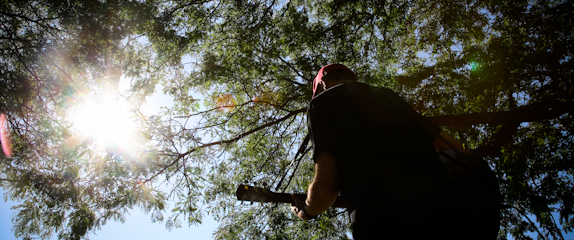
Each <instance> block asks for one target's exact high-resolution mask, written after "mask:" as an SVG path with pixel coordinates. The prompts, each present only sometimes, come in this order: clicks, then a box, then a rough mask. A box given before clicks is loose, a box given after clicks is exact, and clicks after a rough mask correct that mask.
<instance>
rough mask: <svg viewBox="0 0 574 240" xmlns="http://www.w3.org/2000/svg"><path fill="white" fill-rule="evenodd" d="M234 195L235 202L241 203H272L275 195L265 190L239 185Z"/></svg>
mask: <svg viewBox="0 0 574 240" xmlns="http://www.w3.org/2000/svg"><path fill="white" fill-rule="evenodd" d="M235 194H236V195H237V200H241V201H251V202H272V201H273V196H274V194H275V193H274V192H272V191H271V190H269V189H266V188H260V187H253V186H247V185H243V184H239V187H237V191H236V192H235Z"/></svg>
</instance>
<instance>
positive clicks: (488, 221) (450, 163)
mask: <svg viewBox="0 0 574 240" xmlns="http://www.w3.org/2000/svg"><path fill="white" fill-rule="evenodd" d="M457 151H458V153H457V152H455V151H454V150H452V149H447V150H443V151H441V152H439V156H440V158H441V161H442V163H443V165H444V167H445V169H446V173H447V176H448V179H449V185H450V188H451V190H452V193H453V195H454V198H455V199H454V200H455V201H454V202H455V203H456V204H455V206H454V207H455V211H456V214H457V217H456V221H457V222H456V225H457V226H456V229H453V231H455V232H457V233H459V234H460V235H464V236H460V237H462V238H460V239H496V237H497V235H498V230H499V228H500V190H499V186H498V182H497V180H496V176H495V175H494V172H493V171H492V170H491V169H490V167H489V166H488V164H487V163H486V161H484V160H483V159H482V158H480V157H477V156H475V155H474V154H472V153H471V152H470V151H468V150H464V149H457ZM459 153H460V154H461V155H462V156H461V155H459Z"/></svg>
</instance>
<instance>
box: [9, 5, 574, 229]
mask: <svg viewBox="0 0 574 240" xmlns="http://www.w3.org/2000/svg"><path fill="white" fill-rule="evenodd" d="M0 6H1V7H0V9H1V10H0V28H1V30H0V36H1V37H0V52H1V54H0V59H1V63H2V64H1V65H0V81H1V82H2V83H1V84H0V112H1V113H5V114H6V116H7V119H8V121H9V131H10V138H11V140H12V149H13V155H12V156H10V157H8V156H4V155H2V156H0V169H1V170H0V184H1V185H0V186H1V187H2V188H3V189H5V190H7V192H8V193H7V194H6V195H5V196H4V198H5V199H7V198H9V199H11V200H14V201H20V202H22V204H20V205H18V206H17V210H18V213H17V215H16V216H15V217H14V219H13V222H14V228H13V230H14V234H15V235H16V236H17V237H21V238H24V237H30V236H40V237H42V238H44V239H47V238H49V237H50V236H52V235H54V234H57V235H58V237H60V238H64V239H79V238H82V237H86V235H87V233H89V232H91V231H97V229H98V228H99V227H100V226H102V225H104V224H105V223H106V222H107V221H110V220H119V221H122V219H123V216H124V215H125V214H126V213H127V212H128V211H129V210H131V209H133V208H135V207H137V208H141V209H143V210H144V211H146V212H149V213H150V217H151V221H159V222H165V224H166V226H167V227H168V228H172V227H179V226H181V224H182V223H188V224H196V223H201V219H202V216H203V215H205V214H207V213H209V214H212V215H213V216H214V217H215V219H216V220H218V221H219V222H220V224H221V225H220V226H219V228H218V230H217V232H216V233H215V235H214V237H215V238H217V239H246V238H249V239H251V238H254V239H284V238H287V239H312V238H313V239H335V238H341V239H347V238H349V231H350V228H349V225H348V218H347V215H346V212H344V210H341V209H330V210H329V211H328V212H327V213H326V214H324V215H321V216H320V217H319V218H318V219H317V220H315V221H312V222H302V221H300V220H299V219H297V218H296V217H295V216H294V215H293V214H292V213H291V212H290V211H289V208H288V207H287V206H284V205H282V204H273V203H268V204H253V205H248V204H241V203H240V202H238V201H237V200H236V199H235V195H234V192H235V189H236V188H237V185H238V184H240V183H244V182H249V183H253V182H257V184H258V185H260V186H266V187H269V188H271V189H273V190H277V191H282V192H283V191H284V192H298V193H303V192H305V191H306V187H307V184H308V183H309V181H310V180H311V177H312V173H313V163H312V161H311V160H310V154H307V153H308V152H309V149H305V154H304V155H303V158H301V159H294V158H295V154H296V152H297V150H298V148H299V145H300V144H301V143H302V142H303V139H304V137H305V135H306V133H307V128H306V117H305V111H306V106H307V104H308V102H309V101H310V99H311V95H312V89H311V83H312V80H313V78H314V76H315V74H316V73H317V71H318V70H319V69H320V68H321V67H322V66H323V65H326V64H329V63H343V64H345V65H346V66H348V67H349V68H351V69H353V70H354V71H355V73H356V74H357V76H358V77H359V81H360V82H365V83H368V84H371V85H375V86H384V87H388V88H390V89H393V90H395V91H396V92H397V93H399V94H400V95H401V96H403V97H404V98H405V99H406V100H407V101H408V102H409V103H410V104H412V106H413V107H414V108H415V109H417V111H419V112H420V113H421V114H423V115H424V116H426V117H428V118H429V119H431V121H434V122H435V123H436V124H438V125H440V126H442V127H443V129H444V130H445V131H447V132H449V133H450V134H451V135H453V136H455V137H456V138H457V139H459V140H461V142H462V143H463V145H464V146H465V148H468V149H473V151H474V152H475V153H476V154H478V155H480V156H482V157H484V158H485V159H486V160H487V161H488V163H489V165H490V166H491V168H492V169H493V170H494V171H495V172H496V174H497V177H498V180H499V183H500V188H501V190H502V192H503V194H502V196H503V199H502V200H501V203H502V204H504V205H505V206H507V207H506V208H504V209H503V211H502V222H501V229H500V232H499V238H500V239H506V238H507V236H509V235H510V236H513V237H514V238H515V239H531V237H530V236H529V235H527V233H534V235H535V236H537V238H538V239H563V238H564V237H563V235H564V233H567V232H572V230H573V229H574V196H573V194H572V192H574V189H573V188H574V177H573V176H574V169H573V166H574V159H573V156H572V153H573V152H574V151H573V150H574V149H573V148H574V147H573V145H572V143H573V140H574V139H573V138H574V135H573V134H574V133H573V130H574V129H573V126H574V124H573V117H572V110H573V109H574V102H573V96H574V84H573V83H572V72H573V69H574V68H573V65H572V64H573V63H572V61H571V60H572V55H573V43H574V39H573V37H574V25H573V20H572V19H573V17H574V16H572V15H573V14H574V3H572V2H570V1H477V0H474V1H472V0H454V1H441V0H429V1H417V0H393V1H346V0H332V1H313V0H307V1H295V0H283V1H280V0H252V1H224V0H219V1H194V0H186V1H163V0H150V1H130V0H113V1H97V0H90V1H58V0H43V1H11V0H3V1H1V2H0ZM123 82H129V89H128V91H121V87H120V85H121V84H122V83H123ZM158 89H162V90H163V92H164V93H165V94H167V95H169V96H171V97H172V98H173V105H171V106H167V107H166V108H164V109H163V111H162V112H161V113H157V114H153V115H146V114H145V113H143V112H142V111H141V110H140V109H139V108H140V106H141V104H142V103H144V102H145V101H146V98H148V97H149V96H150V95H151V94H153V93H154V92H156V91H158ZM107 94H112V96H115V97H110V98H114V99H120V98H121V99H125V100H127V101H129V102H130V104H131V106H132V107H133V109H134V110H133V111H132V112H131V113H132V114H133V121H134V122H135V123H136V125H137V129H136V130H135V131H136V133H135V134H134V136H133V138H132V141H131V142H130V144H129V146H120V145H117V144H116V145H114V144H103V147H102V143H98V142H97V141H95V140H94V138H89V137H82V136H79V134H78V133H77V131H76V129H75V128H74V124H75V122H74V120H73V119H72V118H70V116H71V115H73V114H72V112H73V111H72V110H73V109H74V108H75V107H76V106H78V105H81V104H82V103H85V102H87V101H88V100H89V99H95V100H96V101H104V98H105V96H108V95H107ZM97 117H98V118H100V119H102V120H101V121H103V120H104V119H110V120H111V121H116V122H118V121H119V116H118V115H112V114H108V115H102V116H97ZM128 149H129V150H128ZM168 200H169V201H174V202H175V203H176V205H175V206H173V207H172V208H171V209H166V201H168ZM166 210H169V211H167V212H171V213H169V214H168V213H166ZM341 229H345V230H341Z"/></svg>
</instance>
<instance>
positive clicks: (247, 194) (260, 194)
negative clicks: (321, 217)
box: [235, 184, 347, 208]
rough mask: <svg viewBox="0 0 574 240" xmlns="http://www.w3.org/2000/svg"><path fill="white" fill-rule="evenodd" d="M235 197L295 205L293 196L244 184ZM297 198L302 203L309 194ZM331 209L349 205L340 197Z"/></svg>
mask: <svg viewBox="0 0 574 240" xmlns="http://www.w3.org/2000/svg"><path fill="white" fill-rule="evenodd" d="M235 195H236V196H237V200H241V201H250V202H279V203H291V204H295V203H294V201H293V198H292V197H291V194H289V193H275V192H272V191H271V190H269V189H266V188H259V187H253V186H247V185H243V184H240V185H239V187H237V191H235ZM297 197H298V198H299V199H301V201H305V199H307V194H297ZM331 207H335V208H346V207H347V204H346V203H345V201H343V199H342V198H341V197H338V198H337V200H335V203H333V205H331Z"/></svg>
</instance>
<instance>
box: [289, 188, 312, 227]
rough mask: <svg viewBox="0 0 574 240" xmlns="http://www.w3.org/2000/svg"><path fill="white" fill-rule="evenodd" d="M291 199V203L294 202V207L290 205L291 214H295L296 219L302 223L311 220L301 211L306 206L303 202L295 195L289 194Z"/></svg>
mask: <svg viewBox="0 0 574 240" xmlns="http://www.w3.org/2000/svg"><path fill="white" fill-rule="evenodd" d="M291 198H293V201H294V202H295V204H294V205H293V204H292V205H291V211H293V213H295V215H297V217H299V218H301V220H303V221H309V220H311V218H309V217H308V216H307V214H305V210H303V209H305V206H307V204H305V202H304V201H301V199H299V197H297V195H296V194H294V193H293V194H291Z"/></svg>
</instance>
